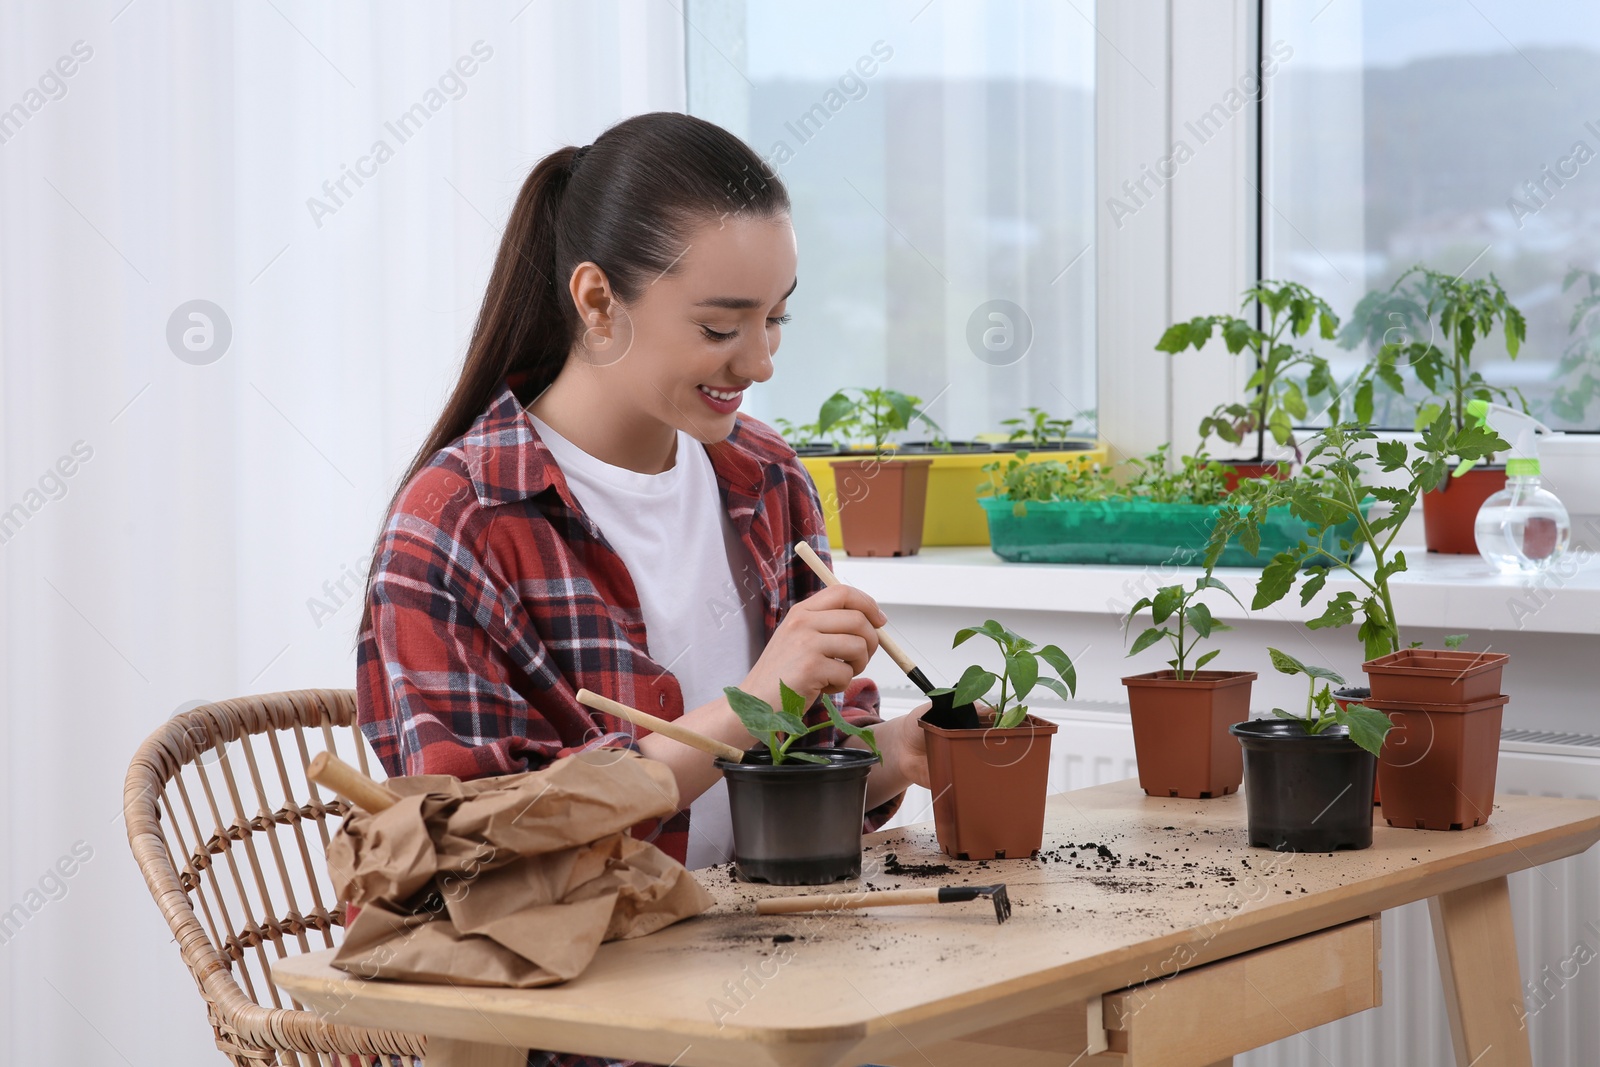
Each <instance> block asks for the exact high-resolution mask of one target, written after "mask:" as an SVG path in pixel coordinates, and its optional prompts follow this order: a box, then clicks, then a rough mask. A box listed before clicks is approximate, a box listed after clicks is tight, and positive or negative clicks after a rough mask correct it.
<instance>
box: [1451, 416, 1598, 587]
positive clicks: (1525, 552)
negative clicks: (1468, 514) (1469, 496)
mask: <svg viewBox="0 0 1600 1067" xmlns="http://www.w3.org/2000/svg"><path fill="white" fill-rule="evenodd" d="M1467 416H1468V417H1469V418H1470V419H1472V420H1473V422H1474V424H1475V425H1478V426H1483V425H1485V424H1487V425H1488V426H1489V427H1490V428H1491V429H1493V430H1494V431H1495V432H1496V433H1498V434H1499V435H1500V436H1501V437H1503V438H1505V439H1506V440H1507V441H1510V442H1511V455H1510V457H1509V458H1508V459H1507V460H1506V487H1505V488H1504V489H1502V490H1500V491H1499V492H1498V493H1496V494H1494V495H1493V496H1491V497H1490V498H1489V499H1488V500H1485V501H1484V502H1483V507H1481V508H1479V509H1478V521H1477V527H1476V530H1475V532H1476V534H1477V539H1478V554H1479V555H1481V556H1482V557H1483V558H1484V559H1485V560H1486V561H1488V563H1489V564H1490V565H1491V566H1493V567H1496V568H1497V569H1499V570H1500V571H1501V572H1502V573H1506V574H1527V573H1532V572H1536V571H1542V570H1544V569H1545V568H1546V567H1548V566H1550V565H1551V564H1552V563H1554V562H1555V561H1556V560H1557V559H1559V558H1561V554H1562V553H1563V552H1565V551H1566V550H1567V541H1568V539H1569V538H1570V537H1571V536H1572V520H1571V519H1570V518H1568V516H1567V509H1566V508H1565V507H1564V506H1562V503H1561V501H1560V500H1557V499H1556V495H1555V494H1554V493H1552V492H1550V491H1549V490H1548V489H1545V488H1542V487H1541V486H1540V485H1539V446H1538V435H1539V434H1541V433H1545V434H1548V433H1551V432H1553V431H1552V430H1551V429H1550V427H1548V426H1546V425H1545V424H1544V423H1542V422H1540V421H1539V420H1538V419H1535V418H1534V417H1533V416H1531V415H1524V414H1523V413H1522V412H1520V411H1517V410H1515V409H1514V408H1508V407H1505V406H1504V405H1501V404H1491V403H1489V402H1488V401H1486V400H1472V401H1468V403H1467ZM1472 466H1473V463H1472V461H1468V462H1466V463H1463V464H1461V465H1460V466H1459V467H1457V468H1456V473H1457V474H1463V473H1465V472H1466V471H1468V470H1470V469H1471V468H1472Z"/></svg>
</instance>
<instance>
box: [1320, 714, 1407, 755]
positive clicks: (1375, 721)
mask: <svg viewBox="0 0 1600 1067" xmlns="http://www.w3.org/2000/svg"><path fill="white" fill-rule="evenodd" d="M1332 717H1333V720H1334V721H1335V722H1338V723H1341V724H1342V725H1344V726H1345V727H1347V728H1348V729H1349V730H1350V740H1352V741H1354V742H1355V743H1356V744H1358V745H1360V746H1361V747H1362V748H1364V749H1366V750H1367V751H1368V752H1370V753H1372V754H1373V755H1374V756H1376V755H1378V754H1379V753H1380V752H1381V751H1382V750H1383V739H1384V738H1385V737H1386V736H1388V733H1389V731H1390V730H1391V729H1392V728H1393V727H1394V723H1392V722H1390V721H1389V716H1387V715H1385V714H1384V713H1383V712H1381V711H1376V710H1374V709H1372V708H1369V707H1367V706H1366V705H1364V704H1351V705H1350V706H1349V707H1347V708H1345V709H1344V710H1343V711H1336V712H1334V713H1333V715H1332Z"/></svg>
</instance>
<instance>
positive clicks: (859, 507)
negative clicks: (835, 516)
mask: <svg viewBox="0 0 1600 1067" xmlns="http://www.w3.org/2000/svg"><path fill="white" fill-rule="evenodd" d="M829 466H831V467H832V468H833V480H834V484H835V487H836V489H837V491H838V494H839V532H840V533H841V534H842V535H843V540H844V551H845V554H846V555H849V556H914V555H916V554H917V551H918V550H919V549H921V548H922V520H923V514H924V512H925V510H926V509H927V505H928V469H929V468H930V467H932V466H933V460H931V459H899V458H890V457H884V458H882V459H878V458H875V457H869V458H867V459H835V460H830V461H829Z"/></svg>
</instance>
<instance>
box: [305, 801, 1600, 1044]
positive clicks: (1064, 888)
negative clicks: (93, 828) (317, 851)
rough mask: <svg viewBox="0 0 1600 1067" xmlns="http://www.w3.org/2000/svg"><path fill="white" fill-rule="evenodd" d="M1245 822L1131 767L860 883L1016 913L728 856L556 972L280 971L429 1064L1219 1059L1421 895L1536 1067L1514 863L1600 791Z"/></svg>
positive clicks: (1463, 1020) (1587, 821)
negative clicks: (1155, 793) (475, 977)
mask: <svg viewBox="0 0 1600 1067" xmlns="http://www.w3.org/2000/svg"><path fill="white" fill-rule="evenodd" d="M1243 827H1244V803H1243V800H1242V798H1240V797H1237V796H1230V797H1224V798H1222V799H1220V800H1208V801H1188V800H1164V799H1156V798H1151V797H1146V796H1144V794H1142V793H1141V792H1140V791H1139V790H1138V787H1137V783H1135V782H1133V781H1131V780H1130V781H1127V782H1118V783H1115V784H1112V785H1106V786H1100V787H1097V788H1094V789H1084V790H1078V791H1076V792H1072V793H1063V794H1060V795H1057V796H1053V797H1051V798H1050V801H1049V807H1048V815H1047V819H1046V827H1045V848H1044V850H1043V852H1042V854H1041V856H1040V858H1038V859H1029V860H1003V861H990V862H988V863H986V864H983V863H953V866H954V867H955V871H954V873H952V874H948V875H942V876H940V875H928V874H913V873H907V872H903V871H902V872H901V873H894V872H895V871H896V869H897V868H896V865H895V863H892V862H890V861H889V860H888V857H889V856H890V855H891V854H892V855H893V856H894V857H895V861H896V862H897V863H898V865H900V866H902V867H903V866H905V865H915V864H937V863H942V862H945V860H944V857H943V856H941V855H940V854H939V852H938V848H937V845H936V844H935V841H934V834H933V827H932V825H931V824H921V825H917V826H912V827H903V828H900V829H896V830H886V831H881V832H879V833H876V834H872V835H870V836H869V837H867V838H866V839H865V847H866V852H865V865H866V870H865V872H864V877H863V879H862V884H861V886H859V887H857V888H862V889H865V886H868V885H870V886H875V887H879V888H886V887H894V886H909V885H937V884H959V883H963V882H970V883H974V884H988V883H992V882H1004V883H1005V884H1006V885H1007V886H1008V887H1009V891H1010V895H1011V900H1012V903H1013V905H1014V906H1015V913H1014V914H1013V916H1012V918H1011V920H1010V921H1009V922H1006V923H1005V924H1003V925H996V923H995V918H994V912H993V910H992V908H991V907H990V905H989V904H988V903H986V902H984V901H974V902H971V903H963V904H944V905H924V906H917V907H895V908H881V909H877V910H872V911H854V912H833V913H823V914H810V915H788V916H757V915H755V914H754V901H755V900H756V899H758V898H759V897H761V896H776V895H785V894H791V893H797V892H815V891H819V890H812V889H798V890H797V889H782V888H776V887H767V886H753V885H747V884H744V883H737V882H734V881H732V880H731V878H730V876H729V874H728V872H727V870H726V868H711V869H708V870H705V871H701V872H698V874H699V875H700V877H701V881H702V882H703V883H704V884H706V885H707V886H708V888H709V889H710V890H711V892H712V893H713V894H714V896H715V897H716V899H717V906H716V907H715V908H714V909H713V910H712V911H710V912H707V913H706V914H705V915H702V916H699V917H697V918H695V919H691V920H688V921H686V922H683V923H679V924H677V925H675V926H672V927H670V928H668V929H666V930H663V931H661V932H659V933H656V934H652V935H650V936H648V937H643V938H639V939H636V940H632V941H617V942H611V943H609V944H606V945H603V946H601V949H600V952H599V954H598V955H597V956H596V958H595V960H594V962H593V963H592V964H591V965H590V967H589V969H588V970H587V971H585V972H584V974H583V975H582V976H581V977H579V978H578V979H576V980H574V981H572V982H569V983H567V984H565V985H561V986H551V987H547V988H544V989H532V990H508V989H491V988H476V987H467V986H451V985H420V984H410V983H400V982H387V981H363V980H360V979H357V978H354V977H352V976H350V975H348V974H346V973H344V972H343V971H338V970H335V969H333V968H332V967H330V966H329V965H328V960H329V958H330V956H331V955H332V953H331V952H318V953H312V954H309V955H305V956H297V957H292V958H289V959H286V960H282V961H280V962H279V963H278V964H277V965H276V966H275V967H274V968H273V976H274V979H275V980H276V981H277V983H278V984H279V985H280V986H281V987H283V988H284V989H285V990H287V991H288V992H289V993H290V995H291V996H293V997H294V998H295V999H296V1000H297V1001H299V1002H301V1003H303V1004H306V1005H307V1006H309V1007H311V1008H313V1009H314V1010H318V1011H321V1012H323V1013H324V1014H326V1015H327V1016H328V1017H329V1018H331V1019H335V1020H337V1021H342V1022H349V1023H354V1024H358V1025H365V1026H379V1027H385V1028H388V1029H393V1030H403V1031H410V1032H414V1033H424V1034H427V1035H428V1039H429V1044H428V1064H429V1067H451V1065H460V1064H473V1065H475V1067H490V1065H493V1067H502V1065H503V1067H514V1065H519V1064H521V1063H522V1058H523V1053H522V1052H521V1051H520V1050H523V1049H527V1048H545V1049H561V1050H567V1051H573V1052H584V1053H588V1054H591V1055H597V1056H607V1057H614V1058H618V1059H639V1060H643V1061H645V1062H649V1063H657V1064H677V1065H682V1067H700V1065H703V1067H721V1065H728V1067H733V1065H738V1067H745V1065H750V1064H773V1065H803V1067H810V1065H816V1067H834V1065H839V1067H852V1065H857V1064H866V1063H874V1064H890V1065H895V1067H900V1065H905V1067H913V1065H915V1067H927V1065H930V1064H931V1065H932V1067H946V1065H949V1067H956V1065H962V1064H972V1063H983V1064H985V1065H1000V1064H1006V1065H1011V1067H1045V1065H1054V1067H1070V1065H1073V1064H1077V1065H1079V1067H1091V1065H1111V1064H1120V1065H1123V1067H1140V1065H1144V1064H1160V1065H1161V1067H1205V1065H1209V1064H1226V1063H1229V1062H1230V1058H1231V1057H1232V1056H1233V1055H1236V1054H1238V1053H1240V1052H1243V1051H1246V1050H1248V1049H1250V1048H1254V1047H1257V1046H1259V1045H1261V1044H1265V1043H1267V1042H1269V1041H1272V1040H1276V1039H1278V1038H1279V1037H1283V1036H1287V1035H1288V1034H1293V1033H1297V1032H1300V1031H1302V1030H1306V1029H1309V1028H1311V1027H1312V1026H1316V1025H1320V1024H1321V1023H1324V1022H1328V1021H1331V1020H1332V1019H1335V1018H1339V1017H1341V1016H1344V1015H1348V1014H1352V1013H1353V1012H1356V1011H1360V1010H1363V1009H1364V1008H1367V1007H1371V1006H1373V1005H1375V1004H1377V1003H1379V1002H1380V1001H1381V983H1380V979H1379V976H1378V974H1377V961H1378V955H1377V952H1378V949H1377V930H1378V925H1377V922H1376V921H1375V917H1376V916H1377V915H1378V913H1380V912H1382V911H1384V910H1385V909H1387V908H1393V907H1397V906H1399V905H1401V904H1406V903H1409V902H1411V901H1414V900H1420V899H1424V898H1427V899H1429V905H1430V908H1431V911H1432V915H1433V924H1434V932H1435V937H1436V942H1437V945H1438V952H1439V962H1440V968H1441V972H1442V974H1443V977H1444V984H1445V992H1446V1001H1447V1003H1448V1004H1449V1010H1450V1028H1451V1032H1452V1036H1453V1038H1454V1044H1455V1054H1456V1058H1457V1061H1458V1063H1459V1064H1460V1065H1462V1067H1466V1065H1469V1064H1477V1065H1479V1067H1482V1065H1485V1064H1496V1065H1509V1067H1517V1065H1526V1064H1530V1063H1531V1058H1530V1054H1529V1049H1528V1039H1527V1034H1526V1031H1525V1030H1523V1029H1522V1026H1521V1020H1522V987H1521V982H1520V976H1519V973H1518V966H1517V956H1516V945H1515V938H1514V935H1513V933H1512V926H1511V909H1510V898H1509V896H1508V892H1507V886H1506V875H1508V874H1510V873H1511V872H1513V871H1518V870H1522V869H1524V868H1528V867H1532V866H1536V865H1538V864H1542V863H1548V862H1550V861H1552V860H1557V859H1561V858H1563V857H1566V856H1571V855H1574V854H1576V853H1579V852H1582V851H1584V850H1585V849H1587V848H1589V846H1591V845H1592V844H1594V843H1595V841H1596V840H1597V839H1600V802H1595V801H1585V800H1559V799H1550V798H1539V797H1520V796H1502V797H1499V798H1497V799H1496V802H1495V809H1494V816H1493V818H1492V820H1491V821H1490V822H1489V824H1488V825H1486V826H1482V827H1478V828H1476V829H1472V830H1466V831H1461V832H1455V833H1444V832H1429V831H1422V830H1397V829H1391V828H1389V827H1387V826H1384V825H1382V824H1381V822H1380V825H1378V826H1377V827H1375V831H1374V841H1373V846H1372V848H1371V849H1369V850H1367V851H1364V852H1340V853H1335V854H1332V855H1329V854H1304V855H1288V854H1282V853H1274V852H1270V851H1266V850H1262V849H1252V848H1249V847H1248V846H1247V845H1246V843H1245V835H1244V828H1243ZM1102 847H1103V848H1104V849H1105V850H1106V851H1105V852H1101V848H1102ZM1073 853H1076V855H1073ZM852 886H854V884H853V883H851V884H843V885H841V886H840V887H836V888H835V890H834V891H839V890H840V889H849V888H851V887H852ZM866 891H870V890H866ZM775 938H778V939H779V940H777V941H775V940H774V939H775ZM787 938H793V940H787ZM1219 961H1220V962H1219Z"/></svg>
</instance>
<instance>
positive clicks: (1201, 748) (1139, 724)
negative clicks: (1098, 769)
mask: <svg viewBox="0 0 1600 1067" xmlns="http://www.w3.org/2000/svg"><path fill="white" fill-rule="evenodd" d="M1255 680H1256V675H1255V672H1254V671H1191V672H1189V675H1188V676H1187V677H1185V678H1184V680H1183V681H1179V680H1178V678H1177V675H1176V672H1174V671H1152V672H1150V673H1149V674H1135V675H1132V676H1130V677H1127V678H1124V679H1123V680H1122V684H1123V685H1125V686H1127V687H1128V710H1129V712H1130V713H1131V715H1132V717H1133V748H1134V752H1135V754H1136V756H1137V758H1138V760H1139V787H1140V788H1141V789H1143V790H1144V791H1145V792H1146V793H1147V794H1149V795H1150V796H1153V797H1186V798H1188V799H1190V800H1210V799H1211V798H1212V797H1220V796H1226V795H1227V794H1229V793H1232V792H1234V791H1236V790H1237V789H1238V788H1239V783H1240V782H1241V781H1243V779H1244V759H1243V756H1242V754H1241V752H1240V749H1239V742H1238V741H1236V740H1235V739H1234V737H1233V735H1232V734H1230V733H1228V727H1230V726H1232V725H1233V724H1234V723H1236V722H1244V721H1245V720H1246V719H1248V718H1249V717H1250V683H1251V682H1253V681H1255Z"/></svg>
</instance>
